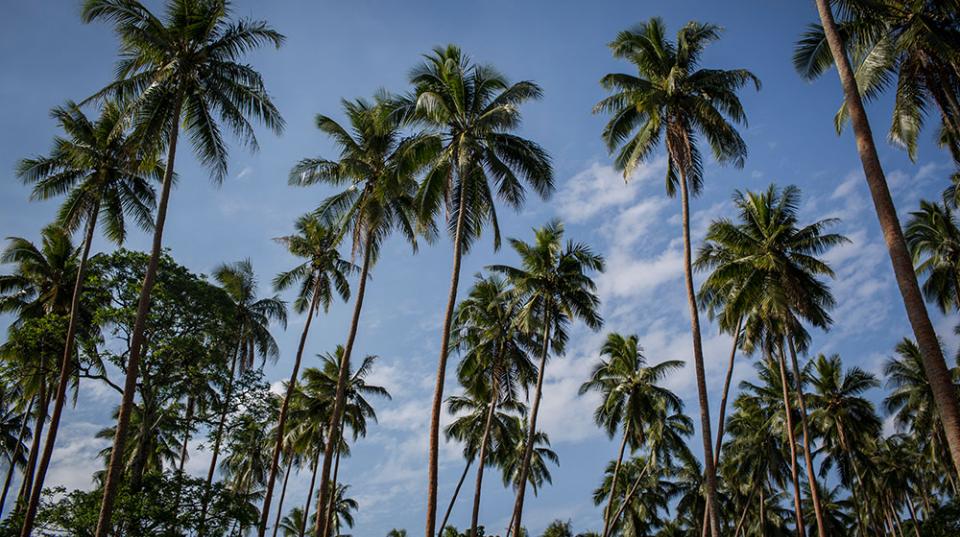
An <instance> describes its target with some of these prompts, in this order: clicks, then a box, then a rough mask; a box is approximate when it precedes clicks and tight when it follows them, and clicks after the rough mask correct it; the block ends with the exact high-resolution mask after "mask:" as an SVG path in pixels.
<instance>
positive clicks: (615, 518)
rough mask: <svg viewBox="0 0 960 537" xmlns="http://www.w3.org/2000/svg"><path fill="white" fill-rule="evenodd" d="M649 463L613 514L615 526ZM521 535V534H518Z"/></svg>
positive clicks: (612, 522)
mask: <svg viewBox="0 0 960 537" xmlns="http://www.w3.org/2000/svg"><path fill="white" fill-rule="evenodd" d="M648 468H649V466H648V465H644V466H643V469H642V470H640V475H638V476H637V479H635V480H634V482H633V485H632V486H631V487H630V490H629V491H627V495H626V496H624V497H623V503H621V504H620V508H619V509H617V513H616V514H615V515H613V518H612V519H610V525H611V526H613V525H615V524H616V523H617V521H618V520H620V516H621V515H623V511H624V510H625V509H626V508H627V505H628V504H629V503H630V500H632V499H633V496H634V494H636V493H637V490H638V489H639V488H640V482H641V481H643V476H645V475H646V474H647V469H648ZM516 535H519V534H516Z"/></svg>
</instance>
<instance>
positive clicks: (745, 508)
mask: <svg viewBox="0 0 960 537" xmlns="http://www.w3.org/2000/svg"><path fill="white" fill-rule="evenodd" d="M761 487H762V485H761ZM756 492H757V489H756V488H754V489H753V490H752V491H750V496H749V497H748V498H747V501H746V502H744V505H743V513H741V514H740V518H738V519H737V525H736V527H735V528H734V529H733V537H739V535H740V532H741V531H743V523H744V521H745V520H747V512H748V511H750V502H751V501H753V496H754V494H756Z"/></svg>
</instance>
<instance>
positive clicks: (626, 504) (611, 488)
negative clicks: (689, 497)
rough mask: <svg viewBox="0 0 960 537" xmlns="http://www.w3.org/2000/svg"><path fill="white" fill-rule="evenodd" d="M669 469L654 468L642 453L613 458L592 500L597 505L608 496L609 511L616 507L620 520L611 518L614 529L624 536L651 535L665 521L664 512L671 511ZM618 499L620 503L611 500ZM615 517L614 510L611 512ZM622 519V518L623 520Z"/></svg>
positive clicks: (672, 488)
mask: <svg viewBox="0 0 960 537" xmlns="http://www.w3.org/2000/svg"><path fill="white" fill-rule="evenodd" d="M620 472H622V473H623V477H624V478H625V479H624V480H623V481H620V480H619V479H617V476H616V474H617V473H620ZM669 473H670V469H669V468H664V467H656V468H655V467H653V465H651V464H650V462H649V461H648V460H647V459H646V458H644V457H642V456H640V457H632V458H630V459H628V460H626V461H610V464H608V465H607V468H606V469H605V471H604V476H603V481H602V482H601V484H600V486H599V487H597V489H596V490H594V491H593V502H594V503H595V504H597V505H599V504H601V503H603V501H604V500H606V499H608V498H609V500H608V502H609V503H608V510H609V509H611V508H614V507H616V509H617V515H618V516H617V520H616V521H612V520H610V521H608V523H611V524H613V526H614V527H615V529H614V530H611V529H610V528H606V529H605V531H607V532H611V531H617V532H618V533H620V534H621V535H625V536H639V535H650V534H651V533H653V532H654V531H655V530H656V529H657V528H658V527H659V526H661V525H663V523H664V522H665V520H664V515H665V514H666V513H667V511H669V502H670V500H671V499H672V497H673V495H674V493H675V491H674V487H673V486H672V483H670V482H669V481H667V479H666V478H667V477H668V475H669ZM614 498H617V499H618V501H617V502H613V501H612V500H613V499H614ZM609 516H610V518H611V519H612V518H613V513H610V515H609ZM621 518H622V521H621Z"/></svg>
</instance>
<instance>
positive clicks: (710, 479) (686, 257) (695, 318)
mask: <svg viewBox="0 0 960 537" xmlns="http://www.w3.org/2000/svg"><path fill="white" fill-rule="evenodd" d="M680 202H681V205H682V213H683V214H682V217H683V276H684V283H685V284H686V288H687V303H688V304H689V305H690V334H691V336H692V337H693V361H694V369H695V371H696V376H697V396H698V399H699V402H700V426H701V427H702V429H703V430H702V431H701V436H702V437H703V466H704V481H703V482H704V489H705V490H704V492H705V494H706V497H707V498H706V499H707V501H706V510H707V512H708V513H709V514H710V534H711V535H712V536H713V537H720V517H719V513H718V512H717V509H716V507H717V472H716V467H715V465H714V458H713V442H712V440H713V435H712V434H711V433H710V427H711V426H710V401H709V397H708V396H707V378H706V373H705V372H704V368H703V344H702V342H701V338H700V315H699V312H698V310H697V295H696V292H695V291H694V289H693V266H692V261H691V253H690V252H691V244H690V194H689V192H688V191H687V175H686V171H685V170H683V171H681V173H680Z"/></svg>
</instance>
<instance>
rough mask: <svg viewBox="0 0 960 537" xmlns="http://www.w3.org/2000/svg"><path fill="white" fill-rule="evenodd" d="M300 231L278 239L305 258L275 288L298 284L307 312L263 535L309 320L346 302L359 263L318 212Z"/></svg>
mask: <svg viewBox="0 0 960 537" xmlns="http://www.w3.org/2000/svg"><path fill="white" fill-rule="evenodd" d="M296 229H297V233H296V234H294V235H288V236H286V237H280V238H278V239H276V241H277V242H279V243H281V244H283V245H284V246H286V247H287V250H288V251H289V252H290V253H291V254H293V255H294V256H296V257H299V258H302V259H304V261H303V262H302V263H300V264H299V265H297V266H295V267H294V268H292V269H290V270H288V271H286V272H281V273H280V274H278V275H277V277H276V278H274V280H273V286H274V288H275V289H276V290H278V291H282V290H284V289H287V288H290V287H292V286H294V285H297V286H298V287H299V289H298V291H297V298H296V299H295V300H294V301H293V309H294V311H296V312H297V313H304V312H306V320H305V322H304V324H303V331H302V332H301V333H300V342H299V344H298V346H297V354H296V357H295V358H294V361H293V371H291V373H290V380H289V382H288V383H287V388H286V393H285V394H284V397H283V402H282V403H281V404H280V414H279V416H278V418H277V428H276V431H275V433H276V434H275V437H276V440H275V442H274V448H273V457H272V460H271V463H270V468H269V471H268V473H267V478H266V479H267V483H266V491H265V495H264V499H263V507H262V512H264V513H267V514H266V515H263V514H261V518H260V527H259V529H258V531H259V535H260V537H263V534H264V533H265V532H266V524H267V519H268V517H269V509H270V498H271V496H272V493H273V480H275V479H276V475H277V472H278V470H279V467H280V454H281V453H282V452H283V443H284V438H285V434H286V421H287V411H288V409H289V407H290V400H291V398H292V396H293V393H294V391H295V390H296V389H297V379H298V378H299V373H300V363H301V361H302V359H303V350H304V347H305V345H306V343H307V334H308V333H309V331H310V322H311V321H312V320H313V317H314V316H315V315H318V314H319V311H320V308H323V310H324V311H327V310H328V309H329V308H330V304H331V303H332V302H333V300H334V295H335V294H336V295H339V296H340V298H341V299H343V301H344V302H346V301H347V300H349V299H350V283H349V280H348V275H349V274H350V273H352V272H354V270H355V269H356V267H355V266H354V265H353V264H352V263H350V262H349V261H346V260H344V259H342V258H341V257H340V252H339V251H338V250H337V247H338V246H339V244H340V239H341V236H340V235H339V234H338V233H337V232H336V230H335V229H333V228H331V227H329V226H327V225H325V223H324V222H323V221H322V220H321V219H320V218H319V217H318V216H316V215H313V214H308V215H304V216H301V217H300V218H299V219H297V223H296Z"/></svg>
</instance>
